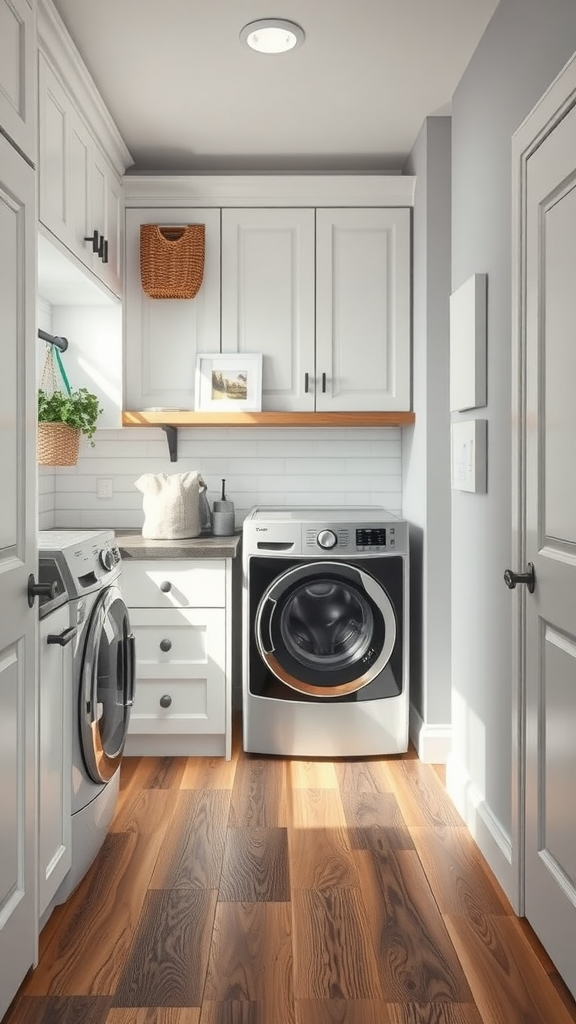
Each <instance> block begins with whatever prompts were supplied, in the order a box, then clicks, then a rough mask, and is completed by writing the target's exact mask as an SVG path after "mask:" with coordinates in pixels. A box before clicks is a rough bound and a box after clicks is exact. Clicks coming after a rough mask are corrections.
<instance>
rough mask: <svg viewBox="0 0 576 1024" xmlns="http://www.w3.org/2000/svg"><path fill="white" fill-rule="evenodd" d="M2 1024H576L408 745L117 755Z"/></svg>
mask: <svg viewBox="0 0 576 1024" xmlns="http://www.w3.org/2000/svg"><path fill="white" fill-rule="evenodd" d="M4 1022H5V1024H80V1022H82V1024H574V1022H576V1004H575V1003H574V1001H573V1000H572V998H571V996H570V994H569V993H568V991H567V989H566V987H565V985H564V984H563V982H562V981H561V979H560V978H559V977H558V976H557V974H556V973H555V970H554V967H553V965H552V963H551V962H550V960H549V959H548V957H547V956H546V954H545V952H544V950H543V949H542V947H541V946H540V944H539V943H538V941H537V939H536V937H535V936H534V934H533V933H532V932H531V930H530V928H529V927H528V926H527V925H526V923H525V922H524V921H520V920H518V919H517V918H515V917H514V915H513V913H512V910H511V908H510V906H509V904H508V902H507V900H506V899H505V897H504V895H503V893H502V892H501V890H500V888H499V886H498V884H497V883H496V881H495V879H494V878H493V876H492V875H491V873H490V871H489V869H488V868H487V866H486V864H485V862H484V861H483V859H482V857H481V856H480V854H479V853H478V850H477V848H476V846H475V844H474V842H473V841H472V839H471V837H470V836H469V834H468V832H467V830H466V828H465V827H464V825H463V823H462V821H461V819H460V818H459V817H458V815H457V813H456V811H455V810H454V807H453V805H452V804H451V802H450V800H449V799H448V797H447V796H446V794H445V791H444V788H443V783H442V771H441V770H439V769H435V768H433V767H431V766H427V765H422V764H420V762H419V761H418V760H417V758H416V757H415V755H414V752H413V751H412V752H411V753H409V754H407V755H406V756H404V757H402V758H391V757H390V758H386V757H384V758H368V759H367V760H366V761H359V760H352V761H328V760H324V759H323V760H319V761H309V762H308V761H301V760H291V759H289V758H280V757H258V756H255V755H247V754H244V753H242V751H241V749H240V744H239V736H236V737H235V745H234V754H233V758H232V761H231V762H228V763H227V762H225V761H223V760H220V759H209V758H188V759H187V758H126V759H125V760H124V763H123V769H122V783H121V792H120V799H119V803H118V808H117V812H116V816H115V819H114V822H113V824H112V828H111V832H110V834H109V836H108V837H107V839H106V842H105V844H104V846H103V848H102V850H101V852H100V854H99V856H98V858H97V860H96V861H95V863H94V865H93V866H92V868H91V870H90V871H89V873H88V875H87V876H86V878H85V879H84V881H83V882H82V884H81V885H80V886H79V888H78V889H77V890H76V892H75V893H74V895H73V896H72V897H71V898H70V900H69V901H68V902H67V903H66V904H65V905H64V906H62V907H59V908H57V909H56V910H55V912H54V913H53V915H52V917H51V918H50V920H49V921H48V923H47V925H46V927H45V929H44V931H43V933H42V936H41V957H40V963H39V965H38V967H37V968H36V970H35V971H34V972H32V973H31V974H30V975H29V976H28V978H27V979H26V980H25V982H24V984H23V986H22V987H21V990H20V992H19V994H18V996H17V998H16V1000H15V1001H14V1003H13V1004H12V1007H11V1008H10V1010H9V1011H8V1014H7V1015H6V1017H5V1018H4Z"/></svg>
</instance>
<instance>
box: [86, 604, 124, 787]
mask: <svg viewBox="0 0 576 1024" xmlns="http://www.w3.org/2000/svg"><path fill="white" fill-rule="evenodd" d="M134 670H135V659H134V637H133V635H132V633H131V632H130V619H129V616H128V609H127V608H126V605H125V604H124V601H123V599H122V594H121V592H120V590H119V589H118V587H116V586H110V587H107V588H106V589H105V590H103V591H102V594H101V595H100V596H99V598H98V601H97V602H96V604H95V605H94V608H93V609H92V614H91V616H90V619H89V622H88V627H87V633H86V641H85V646H84V654H83V660H82V680H81V685H80V735H81V740H82V753H83V755H84V761H85V764H86V768H87V770H88V773H89V775H90V777H91V778H92V779H93V780H94V782H108V781H109V779H111V778H112V776H113V775H114V772H115V771H116V769H117V768H118V766H119V764H120V761H121V758H122V751H123V749H124V744H125V742H126V733H127V731H128V721H129V716H130V708H131V706H132V704H133V701H134Z"/></svg>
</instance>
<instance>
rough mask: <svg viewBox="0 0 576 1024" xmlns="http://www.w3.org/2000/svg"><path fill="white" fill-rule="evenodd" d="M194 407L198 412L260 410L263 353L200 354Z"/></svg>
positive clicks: (197, 361)
mask: <svg viewBox="0 0 576 1024" xmlns="http://www.w3.org/2000/svg"><path fill="white" fill-rule="evenodd" d="M194 408H195V409H196V410H197V411H198V412H199V411H203V412H260V410H261V408H262V353H261V352H253V353H244V354H241V353H239V352H228V353H224V352H222V353H221V352H204V353H200V354H199V355H198V356H197V359H196V394H195V404H194Z"/></svg>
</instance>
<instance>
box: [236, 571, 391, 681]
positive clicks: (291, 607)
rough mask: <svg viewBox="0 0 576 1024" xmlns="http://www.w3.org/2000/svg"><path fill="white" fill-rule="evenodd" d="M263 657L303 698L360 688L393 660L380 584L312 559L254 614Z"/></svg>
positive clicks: (387, 606) (275, 586) (270, 592)
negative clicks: (304, 695) (306, 695)
mask: <svg viewBox="0 0 576 1024" xmlns="http://www.w3.org/2000/svg"><path fill="white" fill-rule="evenodd" d="M255 630H256V643H257V647H258V651H259V653H260V657H261V658H262V659H263V660H264V662H265V663H266V665H267V666H268V668H269V669H270V670H271V671H272V672H273V673H274V675H275V676H276V677H277V678H278V679H280V680H281V681H282V682H283V683H286V684H287V685H288V686H290V687H292V688H293V689H294V690H298V691H299V692H301V693H305V694H308V695H313V696H317V697H335V696H341V695H344V694H347V693H352V692H354V691H355V690H359V689H361V688H362V687H363V686H366V685H367V684H368V683H370V682H372V680H373V679H374V678H375V677H376V676H377V675H378V673H379V672H381V671H382V669H383V668H384V667H385V665H386V664H387V662H388V661H389V659H390V656H391V654H392V651H393V649H394V644H395V641H396V616H395V614H394V609H393V607H392V604H391V602H390V598H389V597H388V594H387V593H386V591H385V589H384V588H383V586H382V585H381V584H380V583H378V581H377V580H375V579H374V577H373V576H371V575H370V573H368V572H366V571H364V570H362V569H360V568H358V567H357V566H355V565H350V564H348V563H339V562H329V561H325V562H324V561H322V562H312V563H307V564H306V565H301V566H297V567H296V568H291V569H289V570H288V571H287V572H285V573H283V574H282V575H280V576H279V577H277V578H276V579H275V580H274V581H273V583H271V584H270V586H269V587H268V588H267V590H266V591H265V593H264V594H263V596H262V599H261V601H260V603H259V605H258V610H257V614H256V623H255Z"/></svg>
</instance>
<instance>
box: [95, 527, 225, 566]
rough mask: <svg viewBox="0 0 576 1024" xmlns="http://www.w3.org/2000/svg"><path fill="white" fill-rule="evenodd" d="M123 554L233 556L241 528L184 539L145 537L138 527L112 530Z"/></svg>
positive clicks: (126, 557)
mask: <svg viewBox="0 0 576 1024" xmlns="http://www.w3.org/2000/svg"><path fill="white" fill-rule="evenodd" d="M114 533H115V535H116V541H117V543H118V547H119V548H120V554H121V555H122V558H124V559H128V558H139V559H142V558H235V557H236V556H237V555H238V554H239V551H240V543H241V540H242V534H241V532H238V533H235V534H234V535H233V536H232V537H211V536H204V537H189V538H186V539H184V540H146V539H145V538H144V537H143V536H142V533H141V532H140V530H125V529H124V530H115V531H114Z"/></svg>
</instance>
